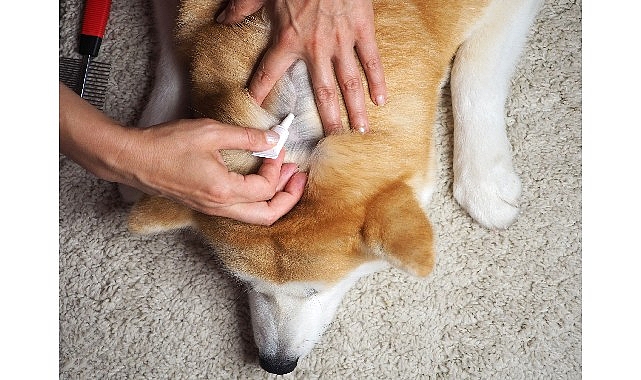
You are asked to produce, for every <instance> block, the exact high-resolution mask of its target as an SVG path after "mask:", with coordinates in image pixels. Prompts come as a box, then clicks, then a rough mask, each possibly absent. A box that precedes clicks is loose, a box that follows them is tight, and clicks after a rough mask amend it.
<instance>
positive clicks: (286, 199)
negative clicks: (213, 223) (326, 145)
mask: <svg viewBox="0 0 641 380" xmlns="http://www.w3.org/2000/svg"><path fill="white" fill-rule="evenodd" d="M306 182H307V175H306V174H305V173H296V174H294V175H293V176H292V177H291V179H290V180H289V181H288V182H287V185H286V186H285V187H284V188H283V190H282V191H280V192H278V193H276V195H274V197H273V198H272V199H270V200H269V201H263V202H254V203H237V204H234V205H232V206H228V207H224V208H221V209H218V212H217V213H218V215H220V216H225V217H228V218H232V219H236V220H239V221H242V222H245V223H251V224H261V225H267V226H269V225H271V224H273V223H274V222H275V221H276V220H278V219H279V218H280V217H282V216H283V215H285V214H286V213H288V212H289V211H290V210H291V209H292V208H293V207H294V206H295V205H296V203H298V201H299V200H300V198H301V196H302V195H303V191H304V190H305V183H306Z"/></svg>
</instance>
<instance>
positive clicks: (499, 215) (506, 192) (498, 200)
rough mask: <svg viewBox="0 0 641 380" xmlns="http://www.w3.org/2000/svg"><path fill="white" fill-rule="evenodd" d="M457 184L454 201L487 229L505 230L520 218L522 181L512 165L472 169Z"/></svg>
mask: <svg viewBox="0 0 641 380" xmlns="http://www.w3.org/2000/svg"><path fill="white" fill-rule="evenodd" d="M458 173H460V175H458V176H457V178H455V180H454V197H455V198H456V200H457V201H458V202H459V204H460V205H461V206H462V207H463V208H464V209H465V210H466V211H467V212H468V213H469V214H470V216H471V217H472V218H474V220H476V221H477V222H478V223H479V224H481V225H482V226H484V227H487V228H492V229H504V228H507V227H509V226H510V225H511V224H512V223H514V221H515V220H516V218H517V216H518V214H519V207H518V201H519V198H520V196H521V180H520V179H519V177H518V176H517V175H516V173H515V172H514V169H512V165H511V162H509V161H508V162H507V163H506V162H505V161H504V162H501V163H498V164H495V165H494V166H491V167H485V168H483V167H482V165H470V166H469V167H467V168H465V169H463V170H461V171H459V172H458Z"/></svg>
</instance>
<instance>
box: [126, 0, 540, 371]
mask: <svg viewBox="0 0 641 380" xmlns="http://www.w3.org/2000/svg"><path fill="white" fill-rule="evenodd" d="M373 3H374V8H375V22H376V31H377V43H378V46H379V49H380V53H381V58H382V62H383V67H384V70H385V75H386V82H387V88H388V94H389V97H388V101H387V103H386V105H385V106H382V107H377V106H374V105H373V104H370V105H369V106H368V110H367V111H368V117H369V121H370V126H371V132H369V133H366V134H360V133H357V132H349V131H347V130H346V131H344V132H342V133H339V134H334V135H330V136H323V129H322V126H321V123H320V118H319V116H318V113H317V110H316V107H315V104H314V96H313V92H312V88H311V83H310V80H309V77H308V73H307V70H306V67H305V64H304V63H302V61H298V62H297V63H295V64H294V65H293V66H292V67H291V68H290V69H289V70H288V72H287V73H286V74H285V76H284V77H283V78H282V79H281V80H280V81H279V82H278V83H277V85H276V86H275V87H274V89H273V90H272V93H271V94H270V95H269V96H268V98H267V99H266V100H265V102H264V103H263V105H262V108H261V107H259V106H257V105H256V104H255V103H254V102H253V101H252V100H251V99H250V97H249V95H248V93H247V92H246V90H245V89H244V88H245V85H246V83H247V82H248V79H249V78H250V77H251V74H252V70H253V68H254V66H255V64H256V63H257V62H259V61H260V56H261V54H262V52H263V51H264V50H265V48H266V46H267V44H268V41H269V37H270V21H269V19H268V17H267V15H266V13H265V12H263V11H259V12H258V13H256V14H255V15H252V16H250V17H248V18H247V19H246V20H245V21H244V22H243V23H242V24H241V25H238V26H233V27H229V26H223V25H219V24H217V23H216V21H215V17H216V14H217V12H218V11H219V10H220V9H221V6H222V1H220V0H184V1H182V3H181V4H180V7H179V8H178V14H177V15H176V14H175V12H176V10H175V9H176V8H175V6H176V4H175V3H174V2H172V1H160V0H159V1H155V4H154V5H155V16H156V23H157V25H156V30H157V32H158V33H159V42H160V57H159V63H158V69H157V74H156V83H155V85H154V89H153V90H152V93H151V96H150V100H149V103H148V105H147V107H146V109H145V111H144V112H143V116H142V118H141V121H140V124H141V125H154V124H158V123H162V122H165V121H168V120H171V119H176V118H180V117H184V116H185V114H184V112H185V110H186V109H187V107H186V104H188V103H190V104H191V107H192V110H193V111H194V113H195V115H196V116H205V117H210V118H213V119H216V120H219V121H221V122H225V123H229V124H236V125H241V126H246V127H256V128H261V129H268V128H270V127H272V126H274V125H276V124H278V123H279V122H280V120H282V119H283V117H284V116H285V115H287V114H288V113H290V112H291V113H293V114H294V115H296V118H295V119H294V123H293V124H292V126H291V127H290V136H289V140H288V142H287V144H286V146H285V149H286V151H287V156H286V162H295V163H297V164H298V165H299V167H300V168H301V170H304V171H307V172H308V175H309V179H308V183H307V187H306V190H305V193H304V195H303V197H302V199H301V201H300V202H299V203H298V205H297V206H296V207H295V208H294V209H293V210H292V211H290V212H289V213H288V214H287V215H285V216H284V217H283V218H281V219H280V220H279V221H277V222H276V223H275V224H273V225H272V226H269V227H267V226H257V225H249V224H245V223H241V222H237V221H234V220H231V219H226V218H221V217H212V216H207V215H204V214H200V213H198V212H195V211H192V210H190V209H187V208H186V207H184V206H182V205H179V204H177V203H175V202H173V201H171V200H168V199H165V198H162V197H150V196H144V197H143V198H142V199H140V200H139V201H138V202H137V203H136V204H135V206H134V207H133V209H132V211H131V214H130V220H129V226H130V229H131V230H132V231H134V232H136V233H157V232H162V231H168V230H173V229H179V228H192V229H194V230H196V231H198V232H199V233H200V234H201V235H202V236H203V237H204V238H205V239H206V240H207V242H208V243H209V244H210V245H211V246H212V247H213V249H214V251H215V252H216V254H217V255H218V257H219V258H220V260H221V262H222V263H223V264H224V265H225V267H226V269H227V270H228V271H229V272H230V273H231V274H232V275H234V276H236V277H237V278H239V279H240V280H242V281H243V282H244V283H245V284H246V285H247V288H248V294H249V305H250V310H251V319H252V325H253V330H254V338H255V342H256V345H257V346H258V349H259V357H260V364H261V366H262V367H263V368H264V369H265V370H267V371H269V372H272V373H276V374H284V373H288V372H291V371H292V370H293V369H294V368H295V367H296V364H297V361H298V360H299V358H301V357H302V356H304V355H305V354H307V353H308V352H309V351H310V350H311V349H312V347H313V346H314V344H315V343H316V342H317V341H318V340H319V339H320V337H321V335H322V333H323V332H324V330H325V329H326V327H327V326H328V325H329V324H330V323H331V321H332V319H333V317H334V315H335V312H336V309H337V308H338V306H339V304H340V302H341V300H342V299H343V296H344V295H345V294H346V292H347V291H348V290H349V289H350V288H351V287H352V285H354V284H355V283H356V281H357V280H358V279H359V278H360V277H362V276H364V275H367V274H370V273H373V272H374V271H377V270H380V269H383V268H386V267H388V266H390V265H391V266H394V267H397V268H399V269H402V270H403V271H406V272H408V273H410V274H412V275H416V276H427V275H428V274H429V273H430V272H431V270H432V267H433V265H434V252H433V245H434V237H433V231H432V226H431V225H430V222H429V220H428V218H427V216H426V215H425V212H424V207H425V206H426V205H427V203H428V202H429V199H430V197H431V194H432V191H433V188H434V186H435V181H436V178H435V164H436V163H435V152H434V139H433V133H432V124H433V123H434V121H435V115H436V109H437V105H438V103H439V96H440V93H441V88H442V86H443V85H444V83H445V82H446V81H447V78H448V75H450V73H451V77H450V85H451V93H452V105H453V113H454V123H455V125H454V128H455V129H454V195H455V197H456V199H457V200H458V202H459V203H460V204H461V206H462V207H464V208H465V209H466V210H467V211H468V212H469V214H470V215H471V216H472V217H473V218H474V219H475V220H476V221H477V222H479V223H480V224H482V225H483V226H486V227H488V228H506V227H507V226H509V225H510V224H511V223H513V222H514V220H515V219H516V217H517V215H518V207H517V206H516V204H517V201H518V198H519V196H520V190H521V185H520V180H519V178H518V177H517V175H516V174H515V172H514V169H513V167H512V158H511V147H510V145H509V142H508V138H507V135H506V132H505V125H504V104H505V100H506V98H507V94H508V86H509V79H510V76H511V74H512V72H513V68H514V65H515V63H516V61H517V59H518V56H519V53H520V51H521V48H522V45H523V43H524V41H525V37H526V34H527V31H528V29H529V27H530V25H531V23H532V21H533V19H534V16H535V15H536V13H537V11H538V9H539V7H540V5H541V0H520V1H517V0H493V1H487V0H486V1H483V0H430V1H424V0H413V1H410V0H407V1H395V0H375V1H374V2H373ZM176 17H177V21H178V22H177V23H176V19H175V18H176ZM174 23H175V24H176V25H177V28H176V34H175V36H174V35H172V34H171V33H170V31H171V30H172V26H173V25H174ZM174 37H175V38H176V39H177V41H176V42H177V45H176V46H180V51H178V52H177V51H174V50H173V45H172V38H174ZM181 57H182V58H181ZM181 59H185V60H186V61H187V62H188V63H189V65H190V67H189V71H190V75H191V77H190V78H187V77H186V76H185V74H184V73H183V72H182V70H181V68H180V66H181V65H180V62H181ZM363 83H364V86H366V85H367V83H366V81H364V82H363ZM343 114H344V112H343ZM343 123H344V125H347V119H346V117H345V116H343ZM223 154H224V157H225V161H226V163H227V165H228V167H229V169H230V170H233V171H236V172H240V173H250V172H252V171H255V170H256V169H257V167H258V166H259V164H260V160H259V159H258V158H256V157H253V156H252V155H251V153H250V152H244V151H226V152H223Z"/></svg>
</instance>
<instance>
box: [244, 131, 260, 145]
mask: <svg viewBox="0 0 641 380" xmlns="http://www.w3.org/2000/svg"><path fill="white" fill-rule="evenodd" d="M244 131H245V136H246V138H247V143H248V144H249V146H257V145H261V144H262V140H261V137H259V136H258V133H256V131H255V130H253V129H251V128H247V127H245V128H244Z"/></svg>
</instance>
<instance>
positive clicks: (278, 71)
mask: <svg viewBox="0 0 641 380" xmlns="http://www.w3.org/2000/svg"><path fill="white" fill-rule="evenodd" d="M296 58H297V57H296V55H295V54H293V53H288V52H287V51H285V50H283V49H282V48H280V45H278V44H277V45H275V46H273V47H272V48H270V49H268V50H267V51H266V52H265V55H264V56H263V59H262V60H261V62H260V65H258V69H256V72H255V73H254V75H253V76H252V79H251V81H250V83H249V94H250V95H251V96H252V98H254V100H255V101H256V103H258V104H263V100H265V98H266V97H267V95H268V94H269V92H270V91H271V90H272V88H273V87H274V85H275V84H276V82H277V81H278V79H280V77H282V76H283V74H285V71H287V69H288V68H289V66H291V65H292V63H294V61H295V60H296Z"/></svg>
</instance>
